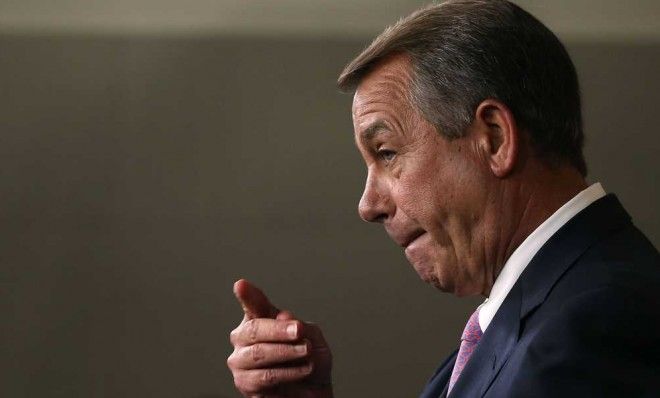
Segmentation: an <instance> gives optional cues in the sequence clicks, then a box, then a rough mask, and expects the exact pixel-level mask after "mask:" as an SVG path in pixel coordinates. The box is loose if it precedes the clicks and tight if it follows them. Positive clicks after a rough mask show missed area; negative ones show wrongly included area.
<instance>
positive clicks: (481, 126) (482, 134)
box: [474, 99, 521, 178]
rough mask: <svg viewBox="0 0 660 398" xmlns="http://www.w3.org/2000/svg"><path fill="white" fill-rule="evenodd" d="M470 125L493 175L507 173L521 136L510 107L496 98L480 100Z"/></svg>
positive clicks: (498, 175) (510, 167)
mask: <svg viewBox="0 0 660 398" xmlns="http://www.w3.org/2000/svg"><path fill="white" fill-rule="evenodd" d="M474 127H475V128H477V131H478V132H479V138H478V139H479V140H480V144H481V145H480V146H481V148H482V150H483V151H484V153H483V156H484V157H485V159H486V160H487V161H488V164H489V166H490V169H491V171H492V172H493V174H494V175H495V176H497V177H499V178H504V177H506V176H508V175H509V174H511V172H512V171H513V169H514V167H515V166H516V163H517V161H518V149H519V148H518V146H519V144H520V138H521V137H520V136H519V134H520V133H519V131H518V127H517V125H516V121H515V118H514V117H513V113H512V112H511V110H510V109H509V108H508V107H507V106H506V105H504V104H503V103H501V102H499V101H497V100H493V99H487V100H484V101H483V102H481V103H480V104H479V106H478V107H477V110H476V112H475V117H474Z"/></svg>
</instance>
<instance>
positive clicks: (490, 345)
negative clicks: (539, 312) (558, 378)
mask: <svg viewBox="0 0 660 398" xmlns="http://www.w3.org/2000/svg"><path fill="white" fill-rule="evenodd" d="M629 223H630V216H629V215H628V213H626V211H625V210H624V209H623V207H622V206H621V203H620V202H619V200H618V199H617V198H616V196H614V195H612V194H610V195H606V196H605V197H603V198H601V199H599V200H597V201H595V202H594V203H592V204H591V205H590V206H588V207H587V208H585V209H584V210H582V211H581V212H580V213H578V214H577V215H576V216H575V217H573V218H572V219H571V220H569V221H568V222H567V223H566V224H565V225H564V226H563V227H561V228H560V229H559V231H557V232H556V233H555V234H554V235H553V236H552V237H551V238H550V239H549V240H548V242H546V243H545V245H543V247H541V249H540V250H539V251H538V253H537V254H536V255H535V256H534V258H533V259H532V260H531V261H530V263H529V265H528V266H527V268H526V269H525V271H524V272H523V273H522V274H521V276H520V278H519V279H518V281H517V282H516V284H515V285H514V286H513V288H512V289H511V291H510V292H509V294H508V295H507V297H506V299H505V300H504V302H503V303H502V305H501V306H500V308H499V310H498V311H497V314H495V317H494V318H493V320H492V321H491V323H490V325H489V326H488V329H487V330H486V332H485V333H484V335H483V336H482V337H481V341H480V342H479V345H478V346H477V348H476V349H475V351H474V353H473V354H472V357H471V358H470V360H469V361H468V364H467V365H466V366H465V369H463V372H462V373H461V377H460V378H459V379H458V381H457V382H456V384H455V385H454V389H453V390H452V393H451V397H450V398H461V397H469V398H473V397H482V396H483V395H484V394H485V393H486V391H487V390H488V388H489V387H490V385H491V384H492V382H493V380H494V379H495V377H496V376H497V374H498V373H499V371H500V370H501V369H502V367H503V366H504V364H505V363H506V361H507V359H508V358H509V355H510V354H511V352H512V351H513V348H514V347H515V346H516V344H517V342H518V339H519V336H520V333H521V331H520V324H521V321H522V320H523V319H524V318H525V317H526V316H528V315H530V314H531V313H532V312H533V311H534V309H536V308H537V307H538V306H539V305H541V304H542V303H543V301H545V299H546V297H547V296H548V294H549V293H550V291H551V290H552V287H553V286H554V285H555V284H556V283H557V281H558V280H559V279H561V277H562V275H563V274H564V273H565V272H566V271H567V270H568V269H569V268H570V267H571V265H573V264H574V263H575V262H576V260H577V259H578V258H579V257H580V255H582V253H584V252H585V251H586V250H587V249H588V248H589V247H591V246H592V245H593V244H595V243H596V242H598V241H599V240H601V239H603V238H605V237H606V236H608V235H610V234H612V233H614V232H615V231H617V230H619V229H620V228H622V227H624V226H625V225H627V224H629ZM448 361H449V362H450V363H448ZM455 361H456V353H454V355H452V356H451V357H450V358H449V359H448V360H447V361H445V364H443V366H441V368H440V369H439V371H438V373H437V374H436V375H435V376H434V377H433V378H432V379H431V382H429V385H427V388H426V389H425V390H424V392H423V393H422V395H421V396H420V398H437V397H438V396H442V397H446V396H447V384H448V380H449V376H450V375H451V371H452V369H453V364H454V362H455ZM450 365H451V366H450ZM440 376H441V377H440ZM443 388H444V390H443ZM440 394H443V395H440Z"/></svg>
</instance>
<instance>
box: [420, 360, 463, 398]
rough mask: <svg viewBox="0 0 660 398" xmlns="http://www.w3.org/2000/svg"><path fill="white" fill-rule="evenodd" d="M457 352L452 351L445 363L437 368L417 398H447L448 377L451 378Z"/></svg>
mask: <svg viewBox="0 0 660 398" xmlns="http://www.w3.org/2000/svg"><path fill="white" fill-rule="evenodd" d="M457 354H458V350H456V351H454V352H453V353H452V354H451V355H450V356H449V357H447V359H445V361H444V362H443V363H442V365H440V366H439V367H438V369H437V370H436V372H435V374H434V375H433V376H432V377H431V380H429V382H428V384H427V385H426V387H424V391H422V394H421V395H420V396H419V398H438V397H441V398H446V397H447V387H448V385H449V376H451V371H452V370H453V369H454V363H455V362H456V355H457Z"/></svg>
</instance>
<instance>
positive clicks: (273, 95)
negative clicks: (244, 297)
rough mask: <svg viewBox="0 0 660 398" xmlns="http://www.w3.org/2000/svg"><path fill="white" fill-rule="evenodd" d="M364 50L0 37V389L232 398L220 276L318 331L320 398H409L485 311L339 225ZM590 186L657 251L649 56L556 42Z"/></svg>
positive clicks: (295, 42)
mask: <svg viewBox="0 0 660 398" xmlns="http://www.w3.org/2000/svg"><path fill="white" fill-rule="evenodd" d="M367 42H368V39H367V38H355V39H346V38H345V39H332V38H327V37H325V38H324V37H318V38H300V37H299V38H292V37H288V38H273V37H270V38H268V37H249V36H245V37H236V36H231V37H230V36H221V35H218V36H208V37H188V38H177V37H147V36H139V35H138V36H132V35H104V34H64V33H61V34H3V35H2V36H0V72H1V73H0V89H1V90H0V92H1V93H2V99H1V100H0V127H1V133H0V183H1V185H0V186H1V190H0V313H1V314H2V315H1V318H0V319H1V322H2V324H1V325H0V350H1V351H0V395H1V396H6V397H191V398H192V397H196V398H201V397H207V398H211V397H216V398H217V397H236V396H237V393H236V392H234V388H233V383H232V381H231V376H230V374H229V371H228V370H227V368H226V365H225V360H226V357H227V356H228V355H229V353H230V352H231V347H230V345H229V342H228V333H229V331H230V330H231V329H233V327H235V325H236V324H237V323H238V322H239V321H240V319H241V311H240V307H239V306H238V305H237V304H236V303H235V302H234V300H233V296H232V292H231V287H232V283H233V282H234V281H235V280H236V279H238V278H241V277H245V278H248V279H250V280H252V281H253V282H255V283H256V284H258V285H260V286H262V287H263V288H264V290H265V291H266V292H267V293H268V294H269V295H270V297H271V298H272V300H273V301H274V302H275V303H276V304H277V305H278V306H280V307H282V308H290V309H292V310H293V311H294V312H295V313H296V314H297V315H299V316H301V317H303V318H304V319H309V320H314V321H316V322H318V323H320V324H321V325H322V327H323V329H324V331H325V334H326V337H327V339H328V340H329V342H330V344H331V346H332V347H333V349H334V353H335V371H334V379H335V385H336V387H335V388H336V393H337V394H336V395H337V396H338V397H362V396H369V397H404V396H414V395H415V394H417V393H418V392H419V391H420V390H421V388H422V386H423V385H424V383H425V381H426V379H427V378H428V377H429V376H430V374H431V372H432V371H433V369H434V368H435V366H436V365H437V364H438V362H439V361H440V360H441V359H442V358H443V357H444V356H445V355H446V354H447V353H448V352H449V351H450V350H452V349H453V347H454V346H456V345H457V344H458V337H459V336H460V332H461V330H462V328H463V325H464V323H465V320H466V318H467V316H468V315H469V314H470V313H471V312H472V310H473V309H474V307H475V306H476V305H477V304H478V303H479V302H480V301H481V299H479V298H471V299H461V300H459V299H456V298H454V297H452V296H449V295H446V294H442V293H440V292H438V291H435V290H434V289H432V288H431V287H428V286H426V285H424V284H423V283H422V282H421V281H419V279H418V277H417V275H416V274H415V273H414V271H413V270H412V268H411V267H410V266H409V265H408V264H407V262H406V260H405V258H404V256H403V255H402V253H401V251H400V249H399V248H398V247H396V246H395V245H394V244H393V243H392V242H390V241H389V239H388V238H387V237H386V235H385V233H384V232H383V231H382V229H381V228H379V227H377V226H373V225H368V224H366V223H363V222H361V221H360V220H359V218H358V216H357V211H356V207H357V200H358V199H359V196H360V194H361V190H362V184H363V179H364V177H365V170H364V167H363V165H362V161H361V160H360V158H359V155H358V153H357V151H356V150H355V149H354V147H353V138H352V125H351V121H350V102H351V97H350V95H345V94H340V93H339V92H338V91H337V89H336V88H335V86H334V81H335V79H336V76H337V74H338V73H339V71H340V70H341V68H342V67H343V65H344V64H345V63H346V62H347V61H348V60H350V59H351V57H352V56H353V55H355V54H356V53H357V52H358V51H359V49H360V48H362V47H363V46H364V45H365V44H366V43H367ZM567 45H568V47H569V50H570V52H571V54H572V56H573V58H574V61H575V63H576V65H577V68H578V71H579V74H580V78H581V84H582V89H583V95H584V112H585V118H586V131H587V147H586V154H587V160H588V163H589V166H590V181H591V182H595V181H600V182H602V183H603V186H604V187H605V189H606V190H607V191H608V192H615V193H617V194H618V195H619V198H620V199H621V201H622V202H623V204H624V205H625V206H626V207H627V208H628V210H629V212H630V213H631V214H632V216H633V218H634V221H635V222H636V224H637V225H638V226H639V227H640V228H641V229H642V230H643V231H644V232H645V233H647V235H648V236H649V238H650V239H651V241H652V242H653V243H654V244H655V245H656V247H657V246H658V243H660V217H659V215H658V211H657V208H656V206H657V203H658V202H659V199H660V190H659V188H658V183H657V180H658V170H659V167H658V166H659V164H660V163H659V161H658V158H657V156H658V155H657V153H658V150H659V149H660V145H659V141H660V140H659V138H658V135H659V134H658V131H657V128H656V126H657V117H658V105H657V104H658V103H659V102H660V94H659V93H660V79H658V76H657V72H658V70H660V44H659V43H657V42H654V41H642V42H635V41H628V42H617V41H606V40H602V41H599V40H573V41H568V42H567Z"/></svg>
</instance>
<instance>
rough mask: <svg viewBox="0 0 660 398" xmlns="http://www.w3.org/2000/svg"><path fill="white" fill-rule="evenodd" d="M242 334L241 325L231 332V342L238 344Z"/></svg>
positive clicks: (234, 344)
mask: <svg viewBox="0 0 660 398" xmlns="http://www.w3.org/2000/svg"><path fill="white" fill-rule="evenodd" d="M240 335H241V327H240V326H238V327H237V328H235V329H234V330H232V331H231V332H229V342H230V343H231V345H233V346H236V345H237V344H238V341H239V338H240Z"/></svg>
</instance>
